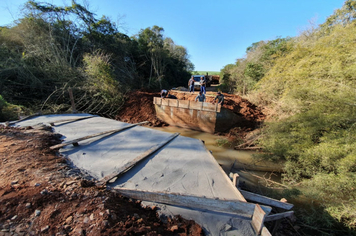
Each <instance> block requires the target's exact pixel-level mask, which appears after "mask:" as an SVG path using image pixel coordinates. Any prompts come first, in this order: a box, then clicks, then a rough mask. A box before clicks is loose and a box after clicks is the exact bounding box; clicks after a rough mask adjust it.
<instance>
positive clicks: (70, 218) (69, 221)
mask: <svg viewBox="0 0 356 236" xmlns="http://www.w3.org/2000/svg"><path fill="white" fill-rule="evenodd" d="M72 220H73V216H69V217H68V218H67V219H66V224H70V223H72Z"/></svg>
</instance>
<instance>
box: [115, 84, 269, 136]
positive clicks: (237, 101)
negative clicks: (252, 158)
mask: <svg viewBox="0 0 356 236" xmlns="http://www.w3.org/2000/svg"><path fill="white" fill-rule="evenodd" d="M170 94H172V95H174V96H176V97H177V99H180V100H189V101H194V100H195V98H196V96H197V95H198V92H197V91H195V92H194V93H189V92H182V91H174V90H171V91H170ZM223 94H224V99H225V101H224V105H223V107H224V108H226V109H229V110H231V111H233V112H234V113H235V114H237V115H238V116H240V117H241V118H242V119H241V120H242V121H243V122H241V123H240V124H239V125H238V126H236V127H233V128H231V129H230V130H228V131H226V132H225V133H218V135H225V136H228V137H229V138H230V139H231V140H244V139H245V140H246V139H248V138H247V137H248V135H249V134H250V133H251V131H253V130H256V129H257V128H259V126H260V125H261V124H262V122H263V121H264V119H265V118H266V115H265V114H263V112H262V110H261V109H260V108H259V107H257V106H256V105H254V104H252V103H250V102H249V101H248V100H246V99H243V98H241V97H240V96H238V95H233V94H227V93H223ZM215 96H216V92H207V93H206V102H213V100H214V98H215ZM154 97H160V94H159V92H144V91H134V92H131V93H130V94H128V95H127V100H126V102H125V104H124V106H123V107H122V109H121V110H120V112H119V113H118V115H117V116H116V119H117V120H120V121H123V122H128V123H137V122H142V121H149V125H150V126H158V127H161V126H168V124H167V123H165V122H164V121H161V120H159V119H158V118H157V117H156V111H155V107H154V104H153V98H154Z"/></svg>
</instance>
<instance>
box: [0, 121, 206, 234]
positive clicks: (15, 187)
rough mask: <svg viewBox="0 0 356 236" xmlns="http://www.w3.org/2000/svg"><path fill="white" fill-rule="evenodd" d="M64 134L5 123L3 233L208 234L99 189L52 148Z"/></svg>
mask: <svg viewBox="0 0 356 236" xmlns="http://www.w3.org/2000/svg"><path fill="white" fill-rule="evenodd" d="M58 143H60V139H59V135H56V134H53V133H52V132H49V131H46V130H39V129H31V128H30V129H23V128H9V127H4V126H1V125H0V179H1V182H0V235H203V231H202V229H201V227H200V226H199V225H197V224H196V223H195V222H194V221H191V220H184V219H182V218H181V217H179V216H177V217H175V218H173V219H171V218H165V219H164V220H163V219H160V218H159V217H158V215H157V213H156V210H157V209H155V208H143V207H141V203H140V202H139V201H136V200H133V199H127V198H125V197H123V196H121V195H119V194H118V193H115V192H111V191H109V190H107V189H102V188H97V187H95V186H94V182H92V180H91V179H90V178H89V177H88V176H84V175H82V174H81V173H78V172H76V171H75V170H74V169H71V168H70V166H69V165H68V164H67V161H66V159H64V158H63V157H60V156H58V155H57V154H56V153H55V152H54V151H52V150H50V149H49V147H50V146H52V145H55V144H58Z"/></svg>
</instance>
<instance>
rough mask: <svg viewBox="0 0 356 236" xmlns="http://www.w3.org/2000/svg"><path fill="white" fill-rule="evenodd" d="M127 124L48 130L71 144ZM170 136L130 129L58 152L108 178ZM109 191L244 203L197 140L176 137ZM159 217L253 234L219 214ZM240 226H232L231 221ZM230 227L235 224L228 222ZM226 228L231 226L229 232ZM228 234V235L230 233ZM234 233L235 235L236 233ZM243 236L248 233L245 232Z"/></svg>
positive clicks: (246, 224) (243, 222)
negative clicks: (116, 190)
mask: <svg viewBox="0 0 356 236" xmlns="http://www.w3.org/2000/svg"><path fill="white" fill-rule="evenodd" d="M85 116H90V115H89V114H70V115H68V114H67V115H46V116H39V117H34V118H31V119H28V120H24V121H21V122H18V123H16V124H15V126H33V125H36V124H39V123H44V124H50V123H52V122H55V121H58V120H63V119H75V118H80V117H85ZM128 125H130V124H127V123H123V122H119V121H115V120H111V119H107V118H103V117H98V116H97V117H93V118H90V119H85V120H80V121H75V122H66V123H61V124H55V126H54V127H53V129H54V130H55V132H58V133H60V134H62V135H63V139H64V141H70V140H73V139H77V138H80V137H84V136H87V135H92V134H95V133H100V132H103V131H108V130H113V129H118V128H122V127H125V126H128ZM170 135H171V134H170V133H165V132H161V131H157V130H153V129H150V128H146V127H141V126H135V127H133V128H129V129H127V130H125V131H122V132H118V133H115V134H112V135H108V136H105V137H96V138H92V139H87V140H84V141H81V142H79V146H77V147H75V146H72V145H69V146H66V147H64V148H62V149H60V152H61V153H62V154H63V155H65V156H66V157H67V158H68V159H69V160H70V161H71V162H72V164H73V165H74V166H75V167H77V168H79V169H82V170H84V171H85V172H87V173H90V174H91V175H92V176H93V177H94V178H96V179H101V178H102V177H104V176H106V175H109V174H111V173H112V172H114V171H115V170H117V169H118V168H119V167H121V166H123V165H124V164H126V163H127V162H130V161H131V160H133V159H134V158H135V157H137V156H139V155H140V154H142V153H143V152H145V151H146V150H148V149H150V148H151V147H152V146H154V145H156V144H157V143H160V142H162V141H164V140H165V139H167V138H168V137H169V136H170ZM110 187H111V188H113V189H116V188H123V187H124V188H127V189H133V190H135V189H136V190H148V191H161V192H167V193H178V194H186V195H190V194H191V195H195V196H201V197H208V198H219V199H236V200H240V201H244V198H243V197H242V195H241V194H240V193H239V191H238V190H237V189H236V187H234V186H233V185H232V183H231V181H230V179H229V178H228V177H227V175H226V174H225V173H224V172H223V170H222V169H221V167H220V166H219V165H218V163H217V162H216V161H215V159H214V157H213V156H212V155H211V153H210V152H209V151H208V150H207V149H206V148H205V146H204V144H203V143H202V142H201V141H200V140H197V139H193V138H188V137H182V136H179V137H177V138H175V139H174V140H173V141H171V142H170V143H168V144H167V145H166V146H165V147H164V148H162V149H160V150H159V151H157V152H156V153H154V154H153V155H151V156H150V157H148V158H147V159H145V160H143V161H142V162H140V163H138V165H136V166H135V167H133V168H132V169H131V170H129V171H128V172H126V173H125V174H124V175H122V176H120V178H118V179H117V180H116V181H115V182H114V183H111V184H110ZM161 212H162V213H165V214H172V215H176V214H180V215H182V216H183V217H184V218H187V219H193V220H195V221H196V222H197V223H199V224H200V225H202V226H203V227H204V229H205V231H206V233H207V234H208V235H229V232H230V233H232V232H234V233H236V235H253V231H252V228H251V226H250V219H244V218H241V219H240V218H239V217H238V216H236V215H226V214H223V215H222V213H216V212H215V213H214V212H210V213H206V212H201V211H199V210H194V209H185V208H183V207H177V206H175V207H174V206H168V205H164V206H163V207H161ZM235 221H236V222H239V223H236V222H235ZM232 222H235V223H232ZM227 225H230V226H231V227H230V226H229V227H228V226H227ZM232 230H233V231H232ZM235 231H236V232H235ZM246 232H247V233H246Z"/></svg>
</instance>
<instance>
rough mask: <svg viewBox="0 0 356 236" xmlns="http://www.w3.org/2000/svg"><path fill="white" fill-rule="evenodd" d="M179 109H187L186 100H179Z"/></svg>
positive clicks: (187, 103)
mask: <svg viewBox="0 0 356 236" xmlns="http://www.w3.org/2000/svg"><path fill="white" fill-rule="evenodd" d="M178 106H179V108H189V101H188V100H180V101H179V104H178Z"/></svg>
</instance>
